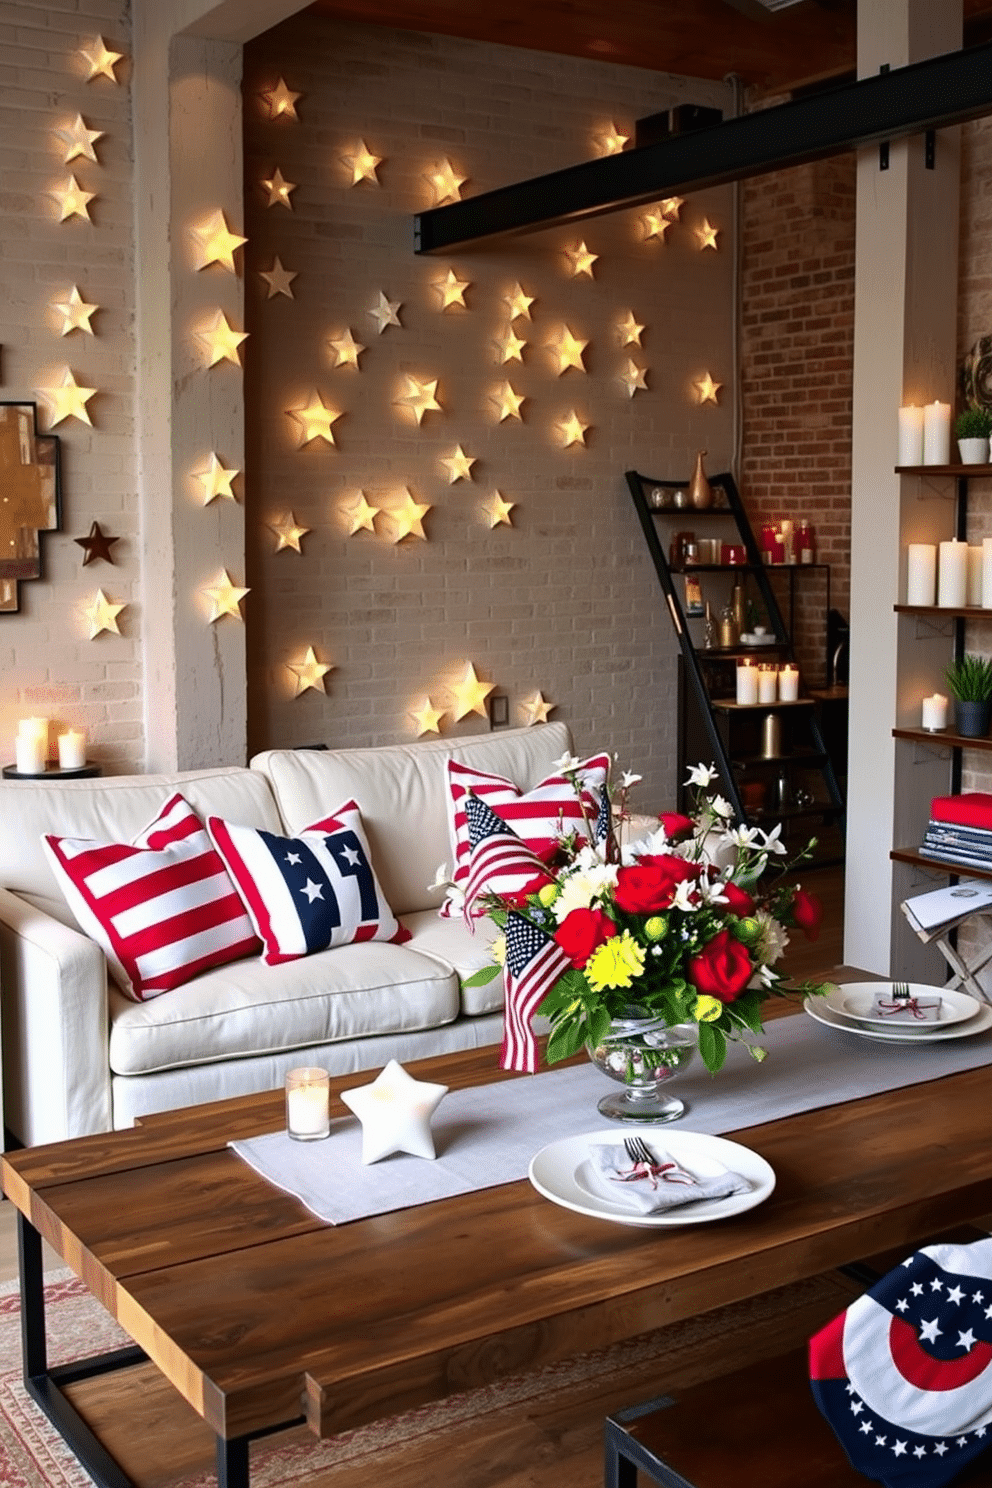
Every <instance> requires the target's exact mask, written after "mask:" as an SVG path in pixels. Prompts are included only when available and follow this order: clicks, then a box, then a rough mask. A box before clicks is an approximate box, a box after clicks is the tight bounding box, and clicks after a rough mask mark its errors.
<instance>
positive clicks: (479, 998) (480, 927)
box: [403, 909, 503, 1018]
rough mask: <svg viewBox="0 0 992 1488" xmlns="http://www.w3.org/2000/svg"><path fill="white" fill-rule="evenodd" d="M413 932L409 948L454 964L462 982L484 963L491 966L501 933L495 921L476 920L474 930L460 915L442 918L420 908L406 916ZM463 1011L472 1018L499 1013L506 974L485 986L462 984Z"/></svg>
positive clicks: (406, 924) (404, 917) (407, 924)
mask: <svg viewBox="0 0 992 1488" xmlns="http://www.w3.org/2000/svg"><path fill="white" fill-rule="evenodd" d="M403 924H404V925H405V926H406V928H407V930H409V932H410V940H409V942H408V944H409V946H410V949H411V950H415V951H420V953H421V954H422V955H424V956H435V957H437V959H438V960H439V961H441V962H442V963H443V964H444V965H445V966H453V967H454V969H455V971H456V972H457V974H458V979H459V982H462V981H464V979H465V978H466V977H470V976H471V975H472V973H473V972H476V971H478V970H479V969H480V968H481V967H483V966H491V965H492V964H493V958H492V956H491V955H490V954H489V947H490V946H491V945H492V943H493V941H494V940H495V939H496V936H497V935H498V934H499V931H498V930H497V928H496V926H495V925H494V924H493V922H492V920H475V921H474V922H473V926H472V929H473V930H474V931H475V934H473V933H472V930H470V929H469V928H468V926H467V925H466V924H465V922H464V920H462V919H461V918H458V919H450V920H442V919H441V918H440V917H439V916H438V913H437V911H436V910H433V909H421V910H417V911H415V913H413V914H408V915H404V916H403ZM460 998H461V1009H462V1012H463V1013H464V1014H465V1015H466V1016H467V1017H470V1018H477V1017H479V1016H480V1015H481V1014H483V1013H497V1012H500V1011H501V1009H502V1007H503V976H502V973H500V975H499V976H498V977H494V978H493V980H492V981H491V982H487V983H486V985H485V986H484V987H462V988H461V991H460Z"/></svg>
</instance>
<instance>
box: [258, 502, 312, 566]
mask: <svg viewBox="0 0 992 1488" xmlns="http://www.w3.org/2000/svg"><path fill="white" fill-rule="evenodd" d="M266 526H267V527H268V529H269V531H270V532H274V533H275V535H276V552H277V553H281V552H282V550H283V548H286V549H287V550H288V551H291V552H294V553H299V554H300V555H301V556H302V554H303V549H302V547H301V546H300V543H301V540H302V539H303V538H304V537H306V535H307V533H308V532H309V531H310V528H309V527H301V526H300V524H299V522H297V520H296V517H295V516H294V515H293V513H292V512H289V513H288V514H287V515H286V516H284V517H280V518H279V520H278V521H277V522H267V523H266Z"/></svg>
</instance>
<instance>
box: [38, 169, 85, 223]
mask: <svg viewBox="0 0 992 1488" xmlns="http://www.w3.org/2000/svg"><path fill="white" fill-rule="evenodd" d="M48 195H49V196H52V197H54V198H55V200H56V201H57V202H58V204H59V221H60V222H68V220H69V218H70V217H82V218H83V219H84V221H86V222H92V220H93V219H92V218H91V217H90V212H89V204H90V202H91V201H92V200H93V199H94V197H95V196H96V192H95V191H84V190H83V188H82V187H81V186H80V184H79V182H78V181H77V180H76V178H75V176H70V177H69V179H68V181H63V182H62V184H61V186H55V187H53V188H52V190H51V191H49V192H48Z"/></svg>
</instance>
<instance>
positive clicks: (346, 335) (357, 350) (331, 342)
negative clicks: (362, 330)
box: [327, 326, 368, 372]
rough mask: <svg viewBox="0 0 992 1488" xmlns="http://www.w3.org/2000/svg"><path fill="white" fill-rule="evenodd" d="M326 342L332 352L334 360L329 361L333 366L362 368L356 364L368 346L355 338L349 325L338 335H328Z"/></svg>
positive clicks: (358, 369)
mask: <svg viewBox="0 0 992 1488" xmlns="http://www.w3.org/2000/svg"><path fill="white" fill-rule="evenodd" d="M327 344H328V346H329V347H330V348H331V350H332V351H333V352H334V361H333V362H332V363H331V365H332V366H333V367H354V369H355V371H356V372H360V371H361V370H362V369H361V367H360V366H359V365H358V358H359V357H360V356H361V354H362V352H363V351H366V350H367V349H368V348H367V347H365V346H363V345H362V344H361V342H360V341H356V340H355V338H354V336H353V335H352V334H351V327H350V326H348V327H347V328H346V329H345V330H343V331H342V332H341V334H340V336H328V338H327Z"/></svg>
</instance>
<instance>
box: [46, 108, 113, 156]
mask: <svg viewBox="0 0 992 1488" xmlns="http://www.w3.org/2000/svg"><path fill="white" fill-rule="evenodd" d="M105 133H106V130H103V129H87V127H86V121H85V119H84V118H83V116H82V114H77V115H76V117H75V118H74V119H73V121H72V123H71V124H63V125H62V127H61V128H60V129H56V131H55V138H56V139H59V140H61V141H62V143H63V145H64V146H65V157H64V158H65V164H66V165H68V164H69V162H70V160H76V159H78V158H80V157H82V158H83V159H84V160H92V161H94V162H95V161H96V151H95V150H94V148H93V144H94V141H96V140H98V139H103V136H104V134H105Z"/></svg>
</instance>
